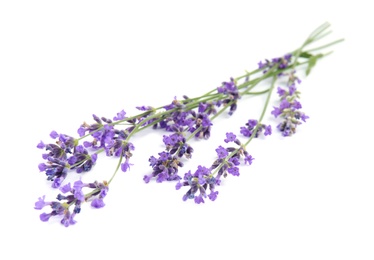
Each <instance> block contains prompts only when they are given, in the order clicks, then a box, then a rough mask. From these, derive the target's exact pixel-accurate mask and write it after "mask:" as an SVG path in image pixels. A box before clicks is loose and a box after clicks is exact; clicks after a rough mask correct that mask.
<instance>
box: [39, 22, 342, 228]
mask: <svg viewBox="0 0 374 260" xmlns="http://www.w3.org/2000/svg"><path fill="white" fill-rule="evenodd" d="M328 27H329V24H327V23H326V24H323V25H321V26H320V27H318V28H317V29H316V30H315V31H314V32H312V34H311V35H310V36H309V37H308V38H307V40H306V41H305V42H304V43H303V44H302V46H301V47H300V48H298V49H296V50H294V51H292V52H288V53H286V54H285V55H283V56H281V57H276V58H273V59H270V60H267V59H266V60H265V61H261V62H259V63H258V68H257V69H255V70H253V71H252V72H247V73H245V74H244V75H242V76H240V77H237V78H230V80H228V81H224V82H222V84H221V85H220V86H218V87H217V88H214V89H212V90H211V91H209V92H207V93H206V94H204V95H201V96H199V97H194V98H190V97H187V96H183V98H182V99H177V97H175V98H174V99H173V100H172V101H171V103H169V104H166V105H163V106H160V107H152V106H139V107H137V109H138V110H139V111H140V112H139V113H138V114H136V115H132V116H128V115H127V113H126V112H125V111H124V110H121V111H120V112H118V113H117V114H116V115H115V116H113V117H112V119H109V118H106V117H99V116H97V115H93V121H92V122H91V123H87V122H83V123H82V124H81V125H80V126H79V127H78V130H77V134H78V136H77V137H72V136H70V135H66V134H58V133H57V132H56V131H52V132H51V133H50V137H51V138H52V139H53V140H54V142H51V143H48V144H45V142H43V141H40V143H39V144H37V148H39V149H43V150H44V151H45V153H43V154H42V158H43V160H44V162H43V163H40V164H39V166H38V168H39V170H40V172H43V173H45V175H46V176H47V180H48V181H50V182H51V186H52V187H53V188H55V189H57V190H59V191H60V193H58V195H57V197H56V201H48V202H46V201H45V196H42V197H40V198H39V199H38V201H37V202H36V203H35V209H37V210H41V209H43V208H44V207H46V206H49V207H51V211H50V212H48V213H42V214H41V215H40V219H41V220H42V221H48V220H49V219H50V218H51V217H52V216H54V217H59V218H60V221H61V223H62V224H63V225H64V226H69V225H72V224H75V223H76V220H75V216H76V214H78V213H80V212H81V205H82V204H83V203H84V202H91V206H92V207H94V208H101V207H104V206H105V203H104V201H103V199H104V197H105V196H106V195H107V192H108V190H109V185H110V183H111V182H112V181H113V179H114V177H115V176H116V174H117V172H118V171H119V169H121V171H122V172H127V171H129V170H130V168H131V166H132V163H131V157H132V156H133V153H134V150H135V146H134V144H133V143H132V142H131V141H132V137H133V136H134V135H136V134H137V133H139V132H141V131H144V130H151V129H154V130H158V131H161V132H162V138H161V140H162V143H163V144H164V149H163V150H162V151H160V152H159V153H158V154H157V155H156V156H151V157H150V158H149V160H148V163H149V166H150V167H151V169H150V173H149V174H147V175H145V176H143V180H144V182H145V183H149V182H151V181H152V180H155V181H156V182H158V183H162V182H164V181H176V182H177V184H176V189H177V190H179V189H181V188H182V187H188V189H187V192H186V193H185V194H184V195H183V200H187V199H194V201H195V203H197V204H200V203H204V201H205V199H206V198H209V199H210V200H212V201H214V200H216V199H217V196H218V191H217V190H216V189H217V186H219V185H220V183H221V181H222V178H225V177H227V176H229V175H232V176H239V175H240V168H239V166H240V165H241V164H248V165H251V164H252V162H253V160H254V158H253V157H252V155H250V154H249V153H248V151H247V146H248V144H249V143H250V142H251V141H252V140H253V139H254V138H258V137H259V136H267V135H270V134H272V127H271V125H269V124H264V123H263V122H262V120H263V117H264V115H265V112H266V110H267V108H268V106H269V100H270V96H271V94H272V92H273V90H274V88H275V86H276V85H277V81H278V80H280V79H287V84H286V86H283V87H282V86H279V87H278V88H277V93H278V95H279V98H280V100H279V104H277V105H275V106H273V111H272V112H271V114H273V115H274V116H275V117H276V118H277V119H279V120H280V122H279V123H278V125H277V126H276V129H277V130H278V131H280V133H281V134H282V135H283V136H291V135H293V134H295V133H296V128H297V126H299V125H300V124H301V122H305V121H306V119H308V116H307V115H306V114H305V113H304V112H301V110H300V109H301V108H302V106H301V104H300V102H299V98H300V92H299V91H298V90H297V88H296V86H297V85H299V84H300V83H301V81H300V79H299V78H298V77H297V75H296V69H299V68H303V67H305V66H306V70H305V71H306V74H309V72H310V70H311V69H312V68H313V66H315V64H316V62H317V61H318V59H320V58H322V57H325V56H326V55H328V54H329V53H316V51H319V50H322V49H325V48H327V47H329V46H331V45H333V44H336V43H338V42H340V41H341V40H338V41H334V42H332V43H329V44H326V45H322V46H319V47H316V48H313V49H309V50H305V48H306V47H307V46H309V45H310V44H312V43H314V42H316V41H318V40H320V39H322V38H323V37H325V36H326V35H327V34H328V33H326V30H327V28H328ZM268 79H271V80H272V81H271V84H270V87H269V88H268V89H266V90H262V91H257V92H255V91H253V90H254V88H255V87H256V86H258V85H259V84H260V83H264V82H266V81H267V80H268ZM263 94H266V95H267V99H266V102H265V104H264V107H263V110H262V114H261V115H260V117H259V118H258V119H250V120H247V121H246V122H243V126H242V127H241V128H240V129H239V132H240V134H241V139H242V138H244V139H245V141H240V140H239V138H238V137H237V135H236V134H235V133H233V132H227V133H226V138H225V139H224V140H223V141H224V143H225V144H221V145H219V146H218V147H217V148H216V149H215V151H216V154H217V159H216V160H215V161H214V162H213V163H212V164H211V165H210V166H209V167H205V166H201V165H200V166H198V168H197V170H196V171H194V172H191V171H190V170H189V171H187V173H185V174H184V176H183V177H181V176H180V175H179V174H180V172H181V170H180V169H181V168H182V167H184V165H185V164H186V162H187V161H188V160H190V159H191V158H192V156H193V151H194V149H193V147H192V142H193V140H194V139H202V140H207V139H209V137H210V134H211V131H212V129H213V122H214V120H215V119H216V118H218V117H219V116H220V115H222V113H223V112H225V111H226V112H227V113H228V114H229V115H232V114H233V113H234V112H235V111H236V110H237V109H238V104H239V103H240V100H241V98H242V97H243V96H247V95H255V96H256V95H263ZM231 144H232V146H228V147H227V146H226V145H231ZM102 154H104V156H107V157H114V158H117V166H116V168H115V171H114V173H113V175H112V177H111V178H110V179H109V180H108V181H103V182H97V181H96V182H94V183H83V182H82V180H81V179H82V178H83V177H84V175H83V173H85V172H89V171H90V170H91V169H92V168H93V167H94V166H95V165H96V163H97V159H98V157H99V156H101V155H102ZM73 172H76V173H78V175H77V178H79V180H77V181H75V182H74V183H73V184H70V183H65V182H66V181H65V180H66V177H67V175H68V174H69V175H70V174H72V173H73ZM88 189H90V190H91V191H88V192H83V190H85V191H86V190H88Z"/></svg>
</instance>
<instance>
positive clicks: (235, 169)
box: [227, 167, 240, 176]
mask: <svg viewBox="0 0 374 260" xmlns="http://www.w3.org/2000/svg"><path fill="white" fill-rule="evenodd" d="M227 172H228V173H230V174H231V175H233V176H239V175H240V173H239V168H238V167H231V168H228V169H227Z"/></svg>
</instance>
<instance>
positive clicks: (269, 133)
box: [264, 125, 271, 136]
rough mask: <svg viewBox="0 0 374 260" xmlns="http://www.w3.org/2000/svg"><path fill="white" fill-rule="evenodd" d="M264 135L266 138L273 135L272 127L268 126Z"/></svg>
mask: <svg viewBox="0 0 374 260" xmlns="http://www.w3.org/2000/svg"><path fill="white" fill-rule="evenodd" d="M264 135H265V136H267V135H271V125H268V126H266V127H265V132H264Z"/></svg>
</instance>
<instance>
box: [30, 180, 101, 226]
mask: <svg viewBox="0 0 374 260" xmlns="http://www.w3.org/2000/svg"><path fill="white" fill-rule="evenodd" d="M83 188H90V189H92V192H90V193H88V194H86V195H84V194H83V192H82V189H83ZM60 190H61V191H62V193H63V194H65V193H69V194H68V195H63V194H58V195H57V201H47V202H46V201H45V196H43V197H40V198H39V199H38V201H37V202H35V207H34V208H35V209H36V210H41V209H43V208H44V207H47V206H50V208H51V211H50V212H49V213H42V214H40V220H41V221H43V222H46V221H48V220H49V219H50V218H51V217H53V216H57V217H60V222H61V224H62V225H64V226H65V227H68V226H70V225H74V224H75V223H76V221H75V219H74V217H75V215H76V214H79V213H80V211H81V204H82V203H83V202H85V201H87V200H89V199H90V198H94V199H93V200H92V202H91V205H92V207H94V208H101V207H103V206H104V205H105V204H104V202H103V198H104V197H105V196H106V194H107V192H108V183H107V182H103V183H99V182H94V183H87V184H86V183H83V182H82V181H80V180H79V181H76V182H75V183H74V185H73V188H71V184H70V183H69V184H66V185H64V186H63V187H61V188H60ZM71 207H73V209H72V211H70V208H71Z"/></svg>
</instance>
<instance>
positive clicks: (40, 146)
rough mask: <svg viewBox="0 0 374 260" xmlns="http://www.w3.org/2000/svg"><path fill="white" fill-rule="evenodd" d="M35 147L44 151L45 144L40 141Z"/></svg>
mask: <svg viewBox="0 0 374 260" xmlns="http://www.w3.org/2000/svg"><path fill="white" fill-rule="evenodd" d="M36 147H37V148H39V149H44V148H45V144H44V143H43V142H42V141H40V143H38V145H37V146H36Z"/></svg>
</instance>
